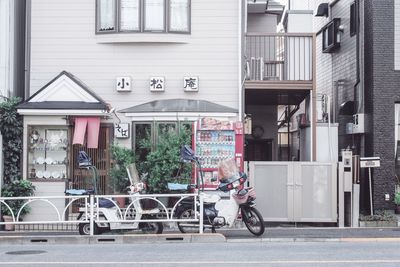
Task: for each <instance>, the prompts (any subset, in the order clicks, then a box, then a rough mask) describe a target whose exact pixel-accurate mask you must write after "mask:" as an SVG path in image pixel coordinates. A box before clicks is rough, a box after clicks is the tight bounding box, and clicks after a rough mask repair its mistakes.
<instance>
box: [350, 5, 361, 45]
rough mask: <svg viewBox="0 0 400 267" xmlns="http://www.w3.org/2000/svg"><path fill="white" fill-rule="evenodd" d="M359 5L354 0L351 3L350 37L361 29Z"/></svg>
mask: <svg viewBox="0 0 400 267" xmlns="http://www.w3.org/2000/svg"><path fill="white" fill-rule="evenodd" d="M358 20H359V18H358V7H357V2H356V1H354V2H353V3H352V4H351V5H350V37H352V36H354V35H356V34H357V33H358V30H359V26H358V25H359V23H358Z"/></svg>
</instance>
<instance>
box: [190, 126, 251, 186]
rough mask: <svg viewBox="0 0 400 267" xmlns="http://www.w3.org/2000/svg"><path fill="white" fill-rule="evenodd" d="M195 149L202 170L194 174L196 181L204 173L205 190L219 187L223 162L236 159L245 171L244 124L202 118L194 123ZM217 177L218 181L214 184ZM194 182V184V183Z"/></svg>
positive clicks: (240, 169)
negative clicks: (221, 163)
mask: <svg viewBox="0 0 400 267" xmlns="http://www.w3.org/2000/svg"><path fill="white" fill-rule="evenodd" d="M193 128H194V129H193V133H194V134H193V149H194V151H195V153H196V156H198V157H199V161H200V164H201V170H196V171H195V172H194V173H195V174H194V177H193V178H194V181H196V179H197V177H198V176H199V175H200V174H199V171H201V172H203V178H204V188H205V189H209V190H212V189H215V188H216V187H217V186H218V164H219V162H220V161H221V160H225V159H234V160H235V162H236V165H237V167H238V170H239V171H241V172H242V171H243V169H244V168H243V149H244V132H243V123H242V122H232V121H221V120H216V119H213V118H202V119H200V120H198V121H197V122H195V123H194V127H193ZM213 177H215V178H217V180H216V181H215V182H212V181H211V179H212V178H213ZM194 181H193V182H194Z"/></svg>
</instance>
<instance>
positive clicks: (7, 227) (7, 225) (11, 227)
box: [3, 215, 15, 231]
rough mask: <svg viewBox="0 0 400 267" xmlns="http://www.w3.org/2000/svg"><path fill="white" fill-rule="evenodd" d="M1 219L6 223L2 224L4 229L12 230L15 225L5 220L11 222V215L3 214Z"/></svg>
mask: <svg viewBox="0 0 400 267" xmlns="http://www.w3.org/2000/svg"><path fill="white" fill-rule="evenodd" d="M3 220H4V222H5V223H6V224H5V225H4V230H6V231H14V230H15V225H14V224H11V223H7V222H13V217H12V216H8V215H3Z"/></svg>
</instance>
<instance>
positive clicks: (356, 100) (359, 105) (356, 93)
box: [353, 0, 362, 114]
mask: <svg viewBox="0 0 400 267" xmlns="http://www.w3.org/2000/svg"><path fill="white" fill-rule="evenodd" d="M355 3H356V9H357V12H356V23H357V24H356V71H357V72H356V83H355V84H354V87H353V89H354V104H355V105H354V114H356V113H359V112H360V111H361V109H362V103H361V101H360V99H359V98H360V96H361V92H359V90H358V85H359V84H360V15H359V14H360V3H359V0H355Z"/></svg>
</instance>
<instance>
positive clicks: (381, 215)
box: [360, 210, 397, 222]
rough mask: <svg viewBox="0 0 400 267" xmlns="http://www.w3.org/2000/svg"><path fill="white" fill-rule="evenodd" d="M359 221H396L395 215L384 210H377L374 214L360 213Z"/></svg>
mask: <svg viewBox="0 0 400 267" xmlns="http://www.w3.org/2000/svg"><path fill="white" fill-rule="evenodd" d="M360 221H388V222H395V221H396V222H397V217H396V216H395V215H394V214H392V213H389V212H388V211H386V210H383V211H382V210H380V211H379V210H378V211H376V213H375V214H374V215H360Z"/></svg>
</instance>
